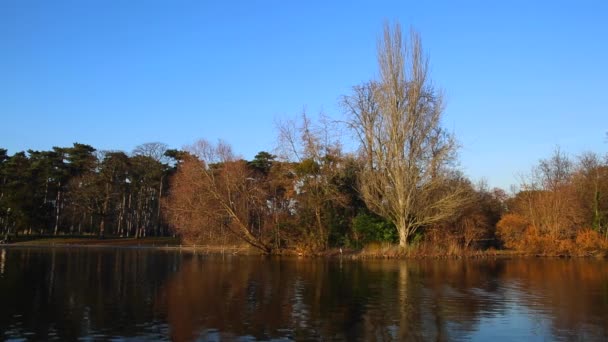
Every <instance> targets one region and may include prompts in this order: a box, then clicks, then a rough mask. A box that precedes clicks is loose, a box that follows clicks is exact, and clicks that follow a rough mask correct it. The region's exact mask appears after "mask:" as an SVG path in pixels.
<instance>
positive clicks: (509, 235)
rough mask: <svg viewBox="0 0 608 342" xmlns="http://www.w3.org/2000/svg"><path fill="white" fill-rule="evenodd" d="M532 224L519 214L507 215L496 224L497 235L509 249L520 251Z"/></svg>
mask: <svg viewBox="0 0 608 342" xmlns="http://www.w3.org/2000/svg"><path fill="white" fill-rule="evenodd" d="M529 225H530V223H529V222H528V220H526V219H525V218H524V217H523V216H521V215H518V214H506V215H504V216H503V217H502V219H501V220H500V221H498V223H497V224H496V235H497V236H498V237H499V238H500V239H501V240H502V242H503V243H504V244H505V247H507V248H513V249H519V248H520V247H521V242H522V237H523V236H524V233H526V230H527V228H528V226H529Z"/></svg>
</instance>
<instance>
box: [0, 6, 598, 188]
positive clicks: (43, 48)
mask: <svg viewBox="0 0 608 342" xmlns="http://www.w3.org/2000/svg"><path fill="white" fill-rule="evenodd" d="M387 19H388V20H391V21H399V22H400V23H401V24H402V26H403V27H404V28H406V29H407V27H409V26H413V27H415V28H416V29H417V30H418V31H420V33H421V35H422V39H423V44H424V45H425V48H426V50H427V51H428V52H429V53H430V58H431V65H432V73H433V79H434V81H435V84H436V85H438V86H440V87H441V88H443V89H444V91H445V93H446V95H447V108H446V112H445V119H444V123H445V126H446V127H447V128H448V129H450V130H452V131H453V132H454V133H455V134H456V135H457V137H458V139H459V140H460V143H461V144H462V146H463V148H462V150H461V153H460V155H461V166H462V169H463V170H464V172H465V173H466V174H467V175H468V176H470V177H471V178H473V179H480V178H482V177H484V178H486V179H487V180H488V181H489V183H490V185H492V186H501V187H505V188H508V186H509V185H510V184H513V183H515V182H516V177H515V176H516V175H517V174H518V173H522V172H527V171H529V169H530V168H531V166H532V165H533V164H534V163H536V162H537V161H538V159H540V158H544V157H548V156H549V155H550V154H551V151H552V150H553V149H554V147H555V146H556V145H560V146H561V147H562V149H563V150H565V151H566V152H568V153H570V154H577V153H579V152H581V151H586V150H591V151H595V152H598V153H601V154H604V153H606V152H607V151H608V143H606V139H605V132H606V131H607V130H608V86H607V82H608V65H607V63H608V2H606V1H595V2H590V1H546V2H541V1H445V2H427V1H394V2H387V1H365V2H364V1H341V2H338V1H202V0H201V1H168V0H167V1H135V0H130V1H118V0H109V1H108V0H105V1H94V0H91V1H82V0H75V1H63V0H52V1H47V0H39V1H28V0H0V119H1V121H0V122H1V127H2V128H1V129H0V132H1V133H0V134H1V135H0V147H4V148H8V150H9V153H11V154H12V153H15V152H18V151H20V150H26V149H29V148H31V149H37V150H46V149H50V148H51V147H52V146H70V145H71V144H72V143H73V142H81V143H86V144H90V145H92V146H94V147H96V148H98V149H118V150H124V151H127V152H128V151H130V150H132V149H133V147H135V146H136V145H138V144H141V143H144V142H152V141H160V142H164V143H167V144H169V145H170V146H171V147H174V148H180V147H182V146H183V145H185V144H190V143H192V142H194V141H195V140H196V139H198V138H207V139H210V140H212V141H213V140H216V139H218V138H222V139H225V140H226V141H228V142H229V143H231V144H232V145H233V147H234V150H235V151H236V152H238V153H240V154H242V155H243V156H244V157H245V158H247V159H249V158H251V157H253V156H254V155H255V153H256V152H258V151H260V150H271V149H272V148H273V147H274V146H275V136H276V132H275V131H276V130H275V121H276V120H277V119H280V118H287V117H293V116H295V115H297V114H299V113H301V112H302V110H303V108H306V109H307V111H308V113H310V114H313V115H314V114H317V113H318V112H320V111H323V112H325V113H326V114H327V115H329V116H331V117H334V118H341V117H342V115H343V114H342V112H341V110H340V108H339V106H338V99H339V97H340V96H341V95H344V94H348V93H349V89H350V88H351V87H352V86H353V85H356V84H359V83H361V82H363V81H366V80H369V79H371V78H373V77H375V76H376V74H377V71H376V39H377V37H378V36H379V34H380V33H381V31H382V25H383V23H384V21H385V20H387Z"/></svg>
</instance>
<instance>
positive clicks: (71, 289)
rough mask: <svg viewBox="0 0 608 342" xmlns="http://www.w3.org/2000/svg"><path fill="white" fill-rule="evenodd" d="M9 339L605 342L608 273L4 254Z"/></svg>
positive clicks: (67, 252) (542, 267) (90, 252)
mask: <svg viewBox="0 0 608 342" xmlns="http://www.w3.org/2000/svg"><path fill="white" fill-rule="evenodd" d="M0 339H4V340H11V339H14V340H77V339H81V340H119V341H120V340H153V341H157V340H173V341H190V340H199V341H233V340H240V341H254V340H278V341H289V340H295V341H306V340H337V341H340V340H344V341H356V340H360V341H403V340H413V341H416V340H425V341H426V340H433V341H436V340H439V341H452V340H454V341H457V340H477V341H487V340H492V341H501V340H518V341H523V340H526V341H553V340H568V341H570V340H581V341H607V340H608V262H606V261H604V260H582V259H574V260H568V259H512V260H504V259H499V260H424V261H396V260H373V261H369V260H367V261H350V260H340V259H331V260H326V259H298V258H264V257H245V256H232V255H226V256H210V255H193V254H191V253H180V252H179V251H155V250H149V249H106V248H104V249H101V248H100V249H91V248H89V249H85V248H82V249H81V248H70V249H59V248H57V249H55V248H12V247H11V248H2V247H0Z"/></svg>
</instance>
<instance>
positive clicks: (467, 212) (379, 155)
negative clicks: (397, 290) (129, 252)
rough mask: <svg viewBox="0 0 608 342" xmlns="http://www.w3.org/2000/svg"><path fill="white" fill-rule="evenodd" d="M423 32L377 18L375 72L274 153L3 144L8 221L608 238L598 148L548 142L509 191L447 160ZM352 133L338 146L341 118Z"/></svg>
mask: <svg viewBox="0 0 608 342" xmlns="http://www.w3.org/2000/svg"><path fill="white" fill-rule="evenodd" d="M428 65H429V63H428V59H427V57H426V55H425V53H424V50H423V49H422V45H421V41H420V37H419V35H418V33H416V32H415V31H411V32H410V35H409V38H408V39H404V38H403V37H402V33H401V30H400V28H399V26H398V25H396V26H395V27H392V28H391V27H389V26H388V25H387V26H386V27H385V30H384V35H383V36H382V38H381V39H380V41H379V44H378V69H379V77H378V78H377V79H373V80H370V81H368V82H365V83H362V84H360V85H357V86H355V87H353V89H352V92H351V93H350V94H347V95H345V96H343V97H342V98H341V101H340V103H341V105H342V107H343V108H344V112H345V114H346V119H345V120H343V121H342V122H341V123H336V122H332V121H331V120H328V119H326V118H321V119H320V120H318V121H316V122H314V121H313V120H311V119H310V118H309V117H308V116H307V115H305V114H304V115H302V117H301V118H299V119H298V120H292V121H287V122H283V123H282V124H280V125H279V127H278V137H277V141H278V144H277V145H278V148H277V150H276V151H273V152H272V153H270V152H260V153H258V154H257V155H256V156H255V158H254V159H253V160H250V161H246V160H243V159H242V158H240V157H238V156H237V155H236V154H234V153H233V152H232V149H231V148H230V146H229V145H228V144H226V143H224V142H219V143H217V144H212V143H209V142H208V141H206V140H200V141H198V142H196V143H194V144H193V145H191V146H187V147H185V148H184V149H183V150H179V151H178V150H168V149H167V147H166V145H164V144H159V143H150V144H144V145H141V146H139V147H138V148H136V149H135V151H133V153H131V154H130V155H127V154H125V153H123V152H115V151H112V152H98V151H96V150H95V149H94V148H93V147H91V146H88V145H82V144H74V146H73V147H69V148H53V150H51V151H43V152H39V151H28V152H27V153H25V152H20V153H16V154H15V155H13V156H10V157H9V156H8V155H7V154H6V150H0V175H1V177H2V178H1V182H0V227H1V228H2V229H3V232H4V234H5V235H8V234H12V233H15V234H17V233H23V232H28V233H29V232H34V233H41V234H96V235H99V236H102V237H103V236H104V235H106V234H111V235H117V236H135V237H141V236H149V235H166V234H172V233H175V234H178V235H179V236H181V237H182V239H183V240H184V241H185V242H187V243H196V244H232V243H242V242H245V243H248V244H249V245H251V246H254V247H255V248H258V249H259V250H260V251H262V252H264V253H276V252H280V251H283V250H292V251H297V252H301V253H315V252H319V251H325V250H327V249H329V248H331V247H351V248H360V247H362V246H364V245H368V246H369V245H371V244H373V243H376V242H379V243H383V242H386V243H390V244H395V245H396V244H398V245H399V247H400V248H399V249H398V250H399V251H403V250H408V251H411V250H414V249H412V248H411V247H412V246H416V250H418V251H423V252H424V253H426V254H435V253H441V254H458V253H461V252H462V251H463V250H464V251H466V250H478V249H485V248H509V249H515V250H519V251H525V252H531V253H540V254H574V253H577V254H590V253H596V252H598V251H602V250H603V251H606V250H608V240H607V239H608V223H607V221H608V156H606V157H601V156H598V155H594V154H591V153H588V154H584V155H582V156H580V157H578V158H577V161H576V162H573V161H571V160H569V159H568V158H567V157H566V156H565V155H564V154H563V153H562V152H560V151H559V150H558V151H557V152H556V153H555V155H554V156H552V157H551V158H549V159H547V160H541V162H540V164H539V165H538V166H537V167H536V168H535V169H534V172H532V174H531V175H530V176H528V177H525V178H524V179H522V182H521V184H520V185H519V189H518V190H517V191H515V194H514V196H512V197H509V196H508V195H507V194H506V193H505V192H504V191H503V190H500V189H488V188H487V186H485V185H483V183H482V184H474V183H473V182H471V181H470V180H469V179H467V178H466V177H465V176H464V175H463V174H462V173H461V172H460V171H459V170H458V168H457V167H456V165H457V153H456V152H457V146H458V144H457V143H456V140H455V137H454V136H453V135H452V134H451V133H450V132H448V131H446V130H444V129H443V128H442V126H441V118H442V113H443V109H444V104H443V97H442V92H441V91H440V90H437V89H436V88H435V87H434V84H433V83H432V81H431V80H430V76H429V73H428ZM345 129H346V130H348V131H349V132H350V133H351V134H352V136H353V137H354V138H355V141H356V142H358V146H357V148H356V149H355V152H350V153H347V152H345V151H344V150H343V148H342V146H343V144H342V143H341V141H340V136H339V134H337V132H341V131H343V130H345Z"/></svg>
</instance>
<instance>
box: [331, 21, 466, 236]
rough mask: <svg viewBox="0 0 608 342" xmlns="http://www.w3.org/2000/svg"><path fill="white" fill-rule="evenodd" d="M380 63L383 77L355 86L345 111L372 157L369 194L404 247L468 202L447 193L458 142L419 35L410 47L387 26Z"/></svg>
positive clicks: (365, 179)
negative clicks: (445, 120)
mask: <svg viewBox="0 0 608 342" xmlns="http://www.w3.org/2000/svg"><path fill="white" fill-rule="evenodd" d="M378 65H379V69H380V79H379V80H378V81H372V82H369V83H366V84H363V85H361V86H358V87H355V88H354V93H353V94H352V95H350V96H346V97H344V98H343V105H344V107H345V110H346V111H347V113H348V114H349V116H350V119H349V126H350V127H351V128H352V129H353V131H354V132H355V134H356V136H357V137H358V139H359V141H360V144H361V154H362V157H363V158H364V159H365V167H364V168H363V170H362V173H361V184H360V191H361V193H362V196H363V198H364V200H365V202H366V204H367V206H368V207H369V208H370V209H371V210H373V211H375V212H376V213H378V214H379V215H381V216H384V217H385V218H387V219H390V220H391V221H392V222H393V223H394V224H395V226H396V227H397V230H398V232H399V244H400V245H401V246H402V247H405V246H406V245H407V243H408V239H409V238H410V237H411V236H412V235H413V234H414V233H415V232H416V230H417V229H418V228H420V227H424V226H428V225H432V224H435V223H438V222H440V221H442V220H445V219H446V218H449V217H451V216H452V215H453V214H454V213H455V212H456V211H457V209H458V208H460V207H461V205H462V204H463V203H464V202H465V201H466V197H465V196H463V194H464V191H463V190H461V189H460V188H453V187H450V190H449V191H445V189H446V187H445V183H446V179H448V178H449V177H450V174H451V172H450V170H449V165H450V164H451V162H452V161H453V160H454V158H455V151H456V143H455V140H454V138H453V136H452V135H450V134H448V133H447V132H446V131H445V130H443V129H442V128H441V125H440V124H441V122H440V121H441V116H442V113H443V97H442V94H441V92H440V91H438V90H436V89H435V88H434V86H433V84H432V83H431V81H430V79H429V75H428V58H427V57H426V56H425V54H424V53H423V50H422V44H421V41H420V36H419V34H418V33H417V32H415V31H413V30H412V31H411V32H410V39H409V44H407V43H406V42H405V41H404V40H403V38H402V35H401V28H400V26H399V25H395V26H394V28H393V29H392V30H391V28H390V26H389V25H388V24H386V25H385V28H384V35H383V37H382V39H380V40H379V43H378Z"/></svg>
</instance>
